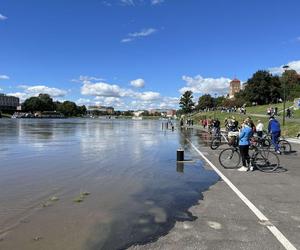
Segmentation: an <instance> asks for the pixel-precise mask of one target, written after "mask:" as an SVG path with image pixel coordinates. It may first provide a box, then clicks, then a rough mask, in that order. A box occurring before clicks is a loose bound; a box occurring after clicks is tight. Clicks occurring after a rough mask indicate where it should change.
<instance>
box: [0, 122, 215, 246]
mask: <svg viewBox="0 0 300 250" xmlns="http://www.w3.org/2000/svg"><path fill="white" fill-rule="evenodd" d="M186 136H188V137H195V134H194V133H193V132H192V131H184V132H183V133H181V132H179V130H175V131H174V132H172V131H170V130H168V131H163V130H162V128H161V122H160V121H145V120H142V121H133V120H132V121H131V120H130V121H128V120H100V119H99V120H98V119H93V120H91V119H86V120H85V119H67V120H26V119H24V120H12V119H2V120H1V119H0V173H1V174H0V249H25V250H26V249H52V250H53V249H124V248H126V247H128V246H130V245H133V244H143V243H145V242H148V241H153V240H155V239H157V238H158V237H159V236H161V235H163V234H166V233H167V232H168V230H170V229H171V228H172V226H173V225H174V223H175V221H176V220H193V219H195V218H194V217H193V215H191V214H189V213H188V212H187V209H188V208H189V207H190V206H192V205H194V204H196V203H197V202H198V200H199V199H201V197H202V196H201V193H202V192H203V191H204V190H206V189H207V188H208V187H209V186H210V185H213V184H214V183H215V182H216V181H217V180H218V177H217V176H216V174H215V173H214V172H212V171H208V170H205V169H204V168H203V167H202V165H201V162H200V161H199V160H196V161H194V162H191V163H188V164H184V165H182V164H176V149H177V148H178V147H180V146H182V147H185V148H186V158H190V159H196V157H194V155H192V151H190V150H189V147H188V145H187V144H186V141H185V137H186ZM192 139H193V138H192ZM82 192H88V193H90V194H89V195H86V196H83V195H81V197H80V194H81V193H82ZM78 198H83V199H82V202H75V201H74V200H77V199H78ZM200 202H201V201H200Z"/></svg>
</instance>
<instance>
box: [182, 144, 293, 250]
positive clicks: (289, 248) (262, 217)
mask: <svg viewBox="0 0 300 250" xmlns="http://www.w3.org/2000/svg"><path fill="white" fill-rule="evenodd" d="M186 140H187V141H188V142H189V143H190V144H191V145H192V147H193V148H194V149H195V150H196V152H197V153H198V154H199V155H200V156H201V157H202V158H203V159H204V160H205V161H206V162H207V163H208V164H209V165H210V166H211V168H212V169H213V170H214V171H215V172H216V173H217V174H218V175H219V176H220V177H221V178H222V179H223V181H224V182H226V184H227V185H228V186H229V187H230V188H231V189H232V190H233V192H235V193H236V194H237V196H238V197H239V198H240V199H241V200H242V201H243V202H244V203H245V204H246V205H247V206H248V207H249V208H250V210H251V211H252V212H253V213H254V214H255V215H256V216H257V218H258V219H259V220H260V221H261V222H264V223H266V222H268V223H266V227H267V228H268V229H269V230H270V231H271V232H272V234H273V235H274V236H275V237H276V238H277V240H278V241H279V242H280V243H281V244H282V245H283V246H284V247H285V249H287V250H297V248H296V247H295V246H294V245H293V244H292V243H291V242H290V241H289V240H288V239H287V238H286V237H285V236H284V235H283V234H282V233H281V232H280V231H279V230H278V229H277V227H275V226H274V225H273V224H272V223H271V222H270V221H269V219H268V218H267V217H266V216H265V215H264V214H263V213H262V212H261V211H260V210H259V209H258V208H257V207H256V206H255V205H254V204H253V203H252V202H251V201H250V200H249V199H248V198H247V197H246V196H245V195H244V194H243V193H242V192H241V191H240V190H238V188H237V187H236V186H235V185H234V184H233V183H232V182H231V181H230V180H229V179H228V178H227V177H226V176H225V175H224V174H223V173H222V172H221V171H220V170H219V169H218V168H217V167H216V166H215V165H214V164H213V163H212V162H211V161H210V160H209V159H207V158H206V157H205V155H203V153H202V152H201V151H200V150H199V149H198V148H197V147H196V146H195V145H194V144H193V143H192V142H191V141H190V140H189V139H187V138H186Z"/></svg>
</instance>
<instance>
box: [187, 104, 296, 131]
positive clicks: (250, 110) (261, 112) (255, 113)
mask: <svg viewBox="0 0 300 250" xmlns="http://www.w3.org/2000/svg"><path fill="white" fill-rule="evenodd" d="M290 106H292V103H291V102H287V103H286V107H290ZM268 107H269V105H260V106H255V107H247V114H246V115H242V114H239V113H238V112H237V113H225V112H223V113H222V112H220V111H216V112H215V117H216V118H219V120H220V121H221V126H222V127H223V126H224V120H225V119H226V118H228V117H231V116H234V117H235V118H236V119H237V120H238V121H239V123H241V122H242V121H243V120H244V119H245V118H246V117H248V116H250V117H251V118H252V119H253V121H254V123H255V124H256V123H257V120H261V121H262V122H263V124H264V128H265V129H267V128H268V121H269V117H268V116H267V115H266V110H267V108H268ZM273 107H275V105H273ZM277 107H278V112H279V116H278V118H277V119H278V120H279V121H280V123H281V124H282V110H283V107H282V104H280V105H277ZM209 117H210V118H213V117H214V112H213V111H210V112H198V113H196V114H194V115H193V117H192V118H193V119H194V121H195V122H196V124H199V122H200V121H201V119H204V118H209ZM294 117H295V118H296V119H299V118H300V110H297V111H295V112H294ZM298 132H300V121H297V122H296V121H295V120H294V119H286V124H285V126H284V127H283V126H282V135H283V136H287V137H295V136H296V135H297V134H298Z"/></svg>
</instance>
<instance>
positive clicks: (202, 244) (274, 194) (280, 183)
mask: <svg viewBox="0 0 300 250" xmlns="http://www.w3.org/2000/svg"><path fill="white" fill-rule="evenodd" d="M188 131H189V132H188V133H187V138H188V139H190V140H191V141H192V143H193V144H194V145H195V146H196V147H197V149H198V150H200V151H201V152H202V153H203V155H204V156H205V157H207V158H208V160H210V161H211V162H212V163H213V164H214V165H215V166H216V167H217V169H219V170H220V171H221V172H222V173H223V174H224V176H226V177H227V178H228V179H229V180H230V181H231V182H232V183H233V184H234V185H235V186H236V187H237V189H238V190H239V191H240V192H242V194H244V195H245V196H246V197H247V198H248V199H249V200H250V201H251V202H252V203H253V204H254V206H255V207H256V208H257V209H258V210H259V211H260V212H262V213H263V214H264V215H265V216H266V217H267V218H268V219H269V221H261V220H259V219H258V217H257V216H256V215H255V214H254V213H253V212H252V211H251V210H250V209H249V207H248V206H247V205H246V204H245V203H244V202H243V201H242V200H241V199H240V198H239V197H238V196H237V195H236V193H234V192H233V190H232V189H231V188H230V187H229V186H228V185H227V184H226V183H225V182H224V181H220V182H218V183H217V184H216V185H214V186H211V187H210V188H209V190H208V191H206V192H205V193H204V200H203V202H201V203H200V204H199V205H196V206H193V207H192V208H191V209H190V210H189V211H190V212H191V213H192V214H193V215H194V216H197V217H198V219H197V220H195V221H193V222H177V223H176V225H175V227H174V228H173V229H172V230H171V231H170V233H169V234H168V235H166V236H164V237H162V238H160V239H159V240H158V241H156V242H154V243H151V244H146V245H143V246H135V247H132V248H131V249H228V250H229V249H231V250H232V249H268V250H269V249H272V250H273V249H300V238H299V235H300V195H299V194H300V164H299V159H300V158H299V154H298V152H300V145H299V144H292V146H293V152H292V153H290V154H287V155H281V156H280V161H281V166H282V169H281V171H278V172H276V173H263V172H260V171H253V172H238V171H236V170H225V169H223V168H222V167H221V166H220V164H219V162H218V155H219V152H220V150H221V149H222V148H225V146H222V148H220V149H219V150H215V151H213V150H211V149H210V148H209V147H208V145H207V143H205V142H209V135H208V134H206V133H202V132H200V131H199V130H195V129H194V130H192V129H188ZM191 131H192V132H191ZM189 150H191V152H193V153H192V154H193V158H195V159H202V160H203V163H204V164H205V165H206V167H207V168H208V169H211V167H210V166H209V164H208V163H205V160H204V159H203V158H202V157H200V156H199V154H198V153H197V152H196V151H195V150H193V149H191V148H189ZM269 225H274V226H275V227H277V228H278V230H279V231H280V232H281V233H282V234H283V235H284V236H285V237H286V238H287V239H288V240H289V241H290V243H291V244H292V245H293V247H295V248H293V247H290V248H289V247H284V246H283V245H282V244H281V243H280V242H279V240H282V239H280V237H278V238H276V237H275V236H274V235H273V234H272V233H271V232H270V230H269V229H268V226H269Z"/></svg>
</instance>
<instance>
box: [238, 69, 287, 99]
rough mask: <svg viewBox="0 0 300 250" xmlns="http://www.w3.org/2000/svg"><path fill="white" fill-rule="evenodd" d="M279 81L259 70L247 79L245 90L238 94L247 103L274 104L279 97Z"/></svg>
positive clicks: (275, 77)
mask: <svg viewBox="0 0 300 250" xmlns="http://www.w3.org/2000/svg"><path fill="white" fill-rule="evenodd" d="M280 90H281V89H280V80H279V78H278V77H277V76H272V74H270V73H269V72H268V71H265V70H259V71H257V72H256V73H254V74H253V76H252V77H251V78H250V79H248V81H247V83H246V87H245V89H244V90H243V91H242V93H240V95H239V96H240V97H241V96H243V97H244V98H245V99H246V101H248V102H251V103H252V102H257V103H258V104H267V103H271V102H273V103H276V102H277V101H278V99H279V98H280V97H281V94H280Z"/></svg>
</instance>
